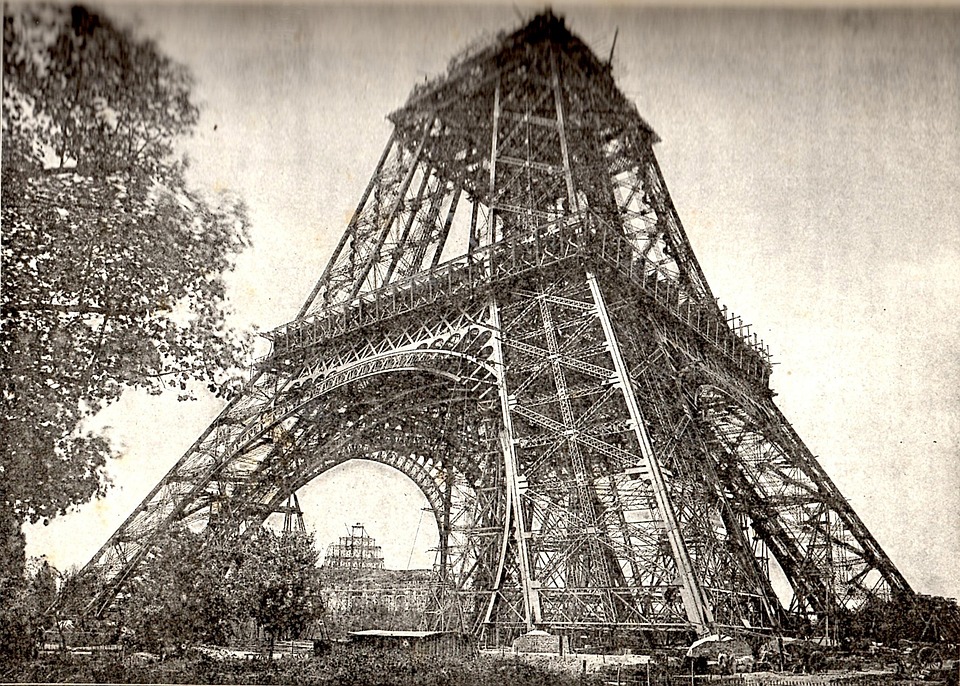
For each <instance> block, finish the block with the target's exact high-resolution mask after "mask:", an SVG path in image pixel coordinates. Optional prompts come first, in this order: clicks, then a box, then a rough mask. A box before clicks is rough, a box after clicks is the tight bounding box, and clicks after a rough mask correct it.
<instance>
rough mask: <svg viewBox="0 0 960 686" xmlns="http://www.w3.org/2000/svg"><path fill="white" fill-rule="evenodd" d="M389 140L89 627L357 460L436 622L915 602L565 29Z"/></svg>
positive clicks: (660, 629)
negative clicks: (406, 521) (128, 589)
mask: <svg viewBox="0 0 960 686" xmlns="http://www.w3.org/2000/svg"><path fill="white" fill-rule="evenodd" d="M390 118H391V121H392V122H393V124H394V132H393V135H392V136H391V138H390V141H389V142H388V144H387V147H386V149H385V151H384V153H383V155H382V157H381V159H380V161H379V163H378V165H377V167H376V170H375V171H374V174H373V177H372V179H371V181H370V183H369V185H368V186H367V188H366V190H365V192H364V194H363V197H362V199H361V201H360V204H359V206H358V208H357V211H356V213H355V215H354V217H353V219H352V220H351V221H350V223H349V225H348V226H347V229H346V231H345V232H344V234H343V238H342V240H341V241H340V243H339V245H338V247H337V248H336V250H335V252H334V254H333V256H332V258H331V260H330V262H329V264H328V266H327V268H326V270H325V271H324V273H323V275H322V277H321V278H320V280H319V282H318V283H317V285H316V288H315V289H314V291H313V292H312V293H311V294H310V297H309V298H308V299H307V301H306V303H305V304H304V306H303V308H302V310H301V312H300V313H299V315H298V316H297V317H296V318H295V319H294V320H293V321H291V322H290V323H289V324H287V325H285V326H282V327H280V328H279V329H277V330H275V331H273V332H271V334H270V335H269V337H270V339H271V340H272V343H273V345H272V350H271V352H270V354H269V355H268V356H267V357H266V358H265V359H264V360H261V361H260V362H259V363H258V364H257V366H256V369H255V374H254V376H253V379H252V381H251V382H250V383H249V384H248V386H247V387H246V389H245V391H244V392H243V394H242V395H241V396H240V397H239V398H238V399H237V400H235V401H233V402H232V403H231V404H230V405H228V406H227V408H226V409H225V410H224V411H223V413H222V414H221V415H220V417H218V418H217V420H216V421H215V422H214V423H213V424H212V425H211V427H210V428H209V429H208V430H207V431H206V432H205V433H204V434H203V435H202V436H201V437H200V438H199V439H198V440H197V442H196V443H195V444H194V445H193V446H192V447H191V448H190V450H189V451H188V452H187V453H186V454H185V455H184V457H183V458H181V460H180V461H179V462H178V463H177V465H176V466H175V467H174V468H173V469H172V470H171V471H170V472H169V474H168V475H167V476H166V477H165V478H164V479H163V480H162V481H161V482H160V483H159V484H158V485H157V486H156V488H155V489H154V490H153V491H152V492H151V493H150V494H149V495H148V497H147V498H146V499H145V500H144V501H143V503H141V505H140V506H139V507H138V508H137V509H136V510H135V511H134V512H133V513H132V514H131V515H130V516H129V517H128V519H127V520H126V522H124V524H123V525H122V526H121V527H120V528H119V529H118V531H117V532H116V533H115V534H114V535H113V536H112V537H111V538H110V540H109V541H108V542H107V543H106V544H105V545H104V547H103V548H102V549H101V550H100V551H99V552H98V553H97V555H96V556H95V557H94V558H93V559H92V560H91V561H90V563H89V564H88V565H87V566H86V567H85V568H84V570H83V574H84V575H85V576H86V577H87V578H88V579H90V580H91V581H92V582H93V583H91V584H90V585H89V586H90V587H91V588H93V592H92V594H91V595H90V596H88V597H85V598H75V599H73V602H74V603H75V607H76V608H77V609H78V610H82V611H85V612H88V613H102V612H104V611H105V610H106V609H107V608H108V607H109V606H110V603H111V601H112V599H113V598H114V597H115V596H116V594H117V593H118V592H119V591H120V590H121V588H122V587H123V584H124V582H125V581H126V580H127V579H129V578H130V576H131V575H132V574H135V573H136V570H137V567H138V564H139V563H140V561H141V560H143V559H144V557H145V556H146V555H147V554H148V553H149V551H150V548H151V546H152V545H153V543H154V542H155V541H156V540H157V538H158V536H159V535H160V534H161V533H162V532H163V531H164V530H165V529H166V528H167V527H168V526H170V525H171V524H172V523H174V522H178V521H188V522H195V523H196V524H197V525H207V526H231V527H237V526H239V527H249V526H251V525H253V524H257V523H259V522H262V521H263V520H264V519H265V518H266V517H267V516H269V515H270V514H271V513H273V512H277V511H281V512H283V511H286V510H285V509H284V508H287V509H289V507H290V505H289V503H290V502H291V501H290V498H291V494H294V493H296V491H297V489H299V488H300V487H302V486H303V485H305V484H306V483H308V482H309V481H311V480H312V479H314V478H317V477H318V476H319V475H321V474H323V473H324V472H326V471H327V470H329V469H331V468H333V467H335V466H337V465H339V464H342V463H343V462H345V461H347V460H351V459H367V460H374V461H377V462H381V463H383V464H387V465H390V466H392V467H394V468H396V469H398V470H400V471H402V472H403V473H404V474H406V475H407V476H409V477H410V478H411V479H413V481H414V482H415V483H416V484H417V485H418V486H419V487H420V489H421V490H422V491H423V493H424V495H425V496H426V498H427V500H428V502H429V503H430V507H431V508H432V510H433V513H434V515H435V517H436V521H437V526H438V530H439V532H440V541H439V562H440V564H439V584H438V588H439V589H440V590H439V592H438V594H437V606H436V607H435V608H433V609H432V610H431V613H430V615H429V616H430V617H432V618H433V621H434V622H435V623H436V624H437V625H438V626H442V627H446V628H451V627H457V628H460V629H467V630H471V631H476V632H478V633H485V632H486V633H487V634H488V635H494V634H496V635H498V636H510V635H515V634H516V633H518V632H521V631H524V630H528V629H530V628H533V627H543V628H549V629H552V630H557V631H571V632H572V631H576V632H583V631H593V632H601V633H602V632H605V631H606V632H609V631H614V630H615V631H618V632H627V633H633V634H634V635H636V636H642V637H644V639H645V640H662V639H663V638H664V637H669V636H671V635H674V636H685V635H688V634H689V633H691V632H698V633H704V632H708V631H717V630H723V631H742V630H749V631H758V632H763V631H774V630H777V629H782V628H784V626H785V621H786V618H787V617H788V616H790V615H791V614H792V615H793V616H796V615H797V614H800V615H803V616H804V617H806V618H807V619H813V620H819V619H822V618H824V617H826V616H828V614H829V613H830V612H831V609H832V608H836V607H846V608H853V607H856V606H857V605H858V604H860V603H863V602H864V601H865V600H866V599H867V598H869V597H870V596H872V595H875V594H878V593H880V594H883V593H891V592H899V591H906V592H908V593H909V592H910V589H909V586H908V584H907V582H906V581H905V580H904V579H903V577H902V576H901V575H900V573H899V572H898V571H897V569H896V568H895V567H894V565H893V564H892V562H891V561H890V560H889V558H888V557H887V556H886V555H885V554H884V552H883V551H882V550H881V549H880V547H879V546H878V545H877V543H876V541H875V540H874V539H873V537H872V536H871V535H870V534H869V532H868V531H867V529H866V528H865V527H864V525H863V523H862V522H861V521H860V519H859V518H858V517H857V516H856V514H855V513H854V512H853V511H852V509H851V508H850V507H849V505H848V504H847V502H846V501H845V500H844V499H843V497H842V496H841V495H840V493H839V492H838V491H837V489H836V487H835V486H834V485H833V484H832V482H831V481H830V479H829V478H828V477H827V475H826V474H825V473H824V471H823V469H822V468H821V467H820V466H819V464H818V463H817V461H816V460H815V459H814V457H813V456H812V455H811V454H810V452H809V450H808V449H807V448H806V447H805V446H804V444H803V443H802V441H801V440H800V439H799V438H798V437H797V435H796V434H795V433H794V431H793V429H792V428H791V427H790V425H789V424H788V423H787V421H786V420H785V419H784V418H783V417H782V416H781V414H780V413H779V410H778V409H777V408H776V406H775V405H774V404H773V400H772V393H771V391H770V389H769V385H768V378H769V373H770V363H769V360H768V357H767V354H766V351H765V350H764V348H763V346H762V345H761V344H760V343H759V342H758V341H757V340H756V337H755V336H750V335H749V333H748V328H747V327H744V326H743V324H742V322H740V320H738V319H737V318H735V317H733V316H732V315H728V313H727V312H726V310H725V309H723V308H720V307H719V306H718V305H717V302H716V300H715V298H714V296H713V294H712V292H711V291H710V288H709V286H708V285H707V282H706V279H705V278H704V275H703V273H702V271H701V269H700V267H699V265H698V264H697V261H696V259H695V257H694V254H693V250H692V248H691V247H690V243H689V241H688V239H687V237H686V234H685V232H684V230H683V226H682V224H681V222H680V219H679V217H678V215H677V212H676V210H675V208H674V206H673V203H672V202H671V200H670V196H669V194H668V192H667V189H666V184H665V183H664V180H663V177H662V175H661V172H660V169H659V167H658V165H657V162H656V159H655V157H654V154H653V144H654V143H655V142H656V141H657V138H656V135H655V134H654V133H653V131H652V130H651V129H650V127H649V126H648V125H647V124H646V123H645V122H644V121H643V119H641V117H640V116H639V115H638V114H637V112H636V109H635V108H634V106H633V105H632V104H630V103H629V102H628V101H627V100H626V99H625V98H624V96H623V95H622V94H621V93H620V91H619V90H617V88H616V86H615V84H614V82H613V79H612V77H611V73H610V67H609V65H608V64H605V63H602V62H601V61H599V60H598V59H597V58H596V57H595V56H594V55H593V53H592V52H591V51H590V50H589V48H587V47H586V46H585V45H584V44H583V43H582V42H581V41H580V40H579V39H577V38H576V37H575V36H573V35H572V34H570V33H569V32H568V31H567V29H566V28H565V27H564V25H563V22H562V21H561V20H559V19H557V18H556V17H554V16H553V15H551V14H549V13H548V14H546V15H543V16H539V17H537V18H535V19H534V20H533V21H532V22H530V23H529V24H528V25H527V26H525V27H524V28H522V29H520V30H519V31H517V32H515V33H514V34H511V35H510V36H507V37H505V38H502V39H500V40H498V41H496V42H494V43H493V44H491V45H489V46H487V47H484V48H482V49H480V50H474V51H472V52H469V53H467V54H465V55H462V56H460V57H459V58H458V59H456V60H455V61H454V62H453V63H452V64H451V67H450V69H449V71H448V73H447V74H445V75H444V76H442V77H440V78H438V79H436V80H434V81H432V82H429V83H426V84H424V85H421V86H418V87H417V88H416V89H414V91H413V93H411V95H410V97H409V99H408V102H407V103H406V105H405V106H404V107H402V108H401V109H400V110H398V111H397V112H395V113H394V114H393V115H391V117H390ZM771 566H773V567H776V568H778V569H779V570H780V573H781V575H782V577H783V578H784V579H785V581H786V582H787V583H788V584H789V586H790V587H791V589H792V597H791V598H790V599H788V600H787V601H786V602H783V601H782V600H781V598H780V597H779V596H778V595H777V593H776V592H775V589H774V582H773V581H772V572H771Z"/></svg>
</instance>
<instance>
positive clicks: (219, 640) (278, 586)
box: [122, 527, 322, 651]
mask: <svg viewBox="0 0 960 686" xmlns="http://www.w3.org/2000/svg"><path fill="white" fill-rule="evenodd" d="M318 559H319V553H318V552H317V550H316V549H315V548H314V544H313V537H312V536H309V535H306V534H287V535H284V536H280V535H278V534H276V533H274V532H273V531H271V530H270V529H267V528H258V529H255V530H253V531H252V532H248V533H246V534H240V533H237V532H232V533H227V532H224V531H223V530H213V531H208V532H204V533H202V534H197V533H193V532H191V531H190V530H189V529H187V528H185V527H174V528H173V529H171V530H170V531H168V532H167V533H165V534H164V536H163V538H162V540H161V541H160V542H159V543H158V544H157V545H156V546H155V547H154V549H153V550H152V551H151V553H150V555H149V557H148V559H147V560H146V561H145V562H144V564H142V565H141V567H140V569H139V571H138V572H137V575H136V576H135V578H134V579H133V580H131V581H130V582H129V583H128V584H127V587H126V588H125V590H124V593H123V599H122V605H123V608H124V609H123V613H124V623H125V625H126V626H127V627H128V628H129V629H131V630H132V631H133V633H134V641H135V643H136V644H137V645H138V646H139V647H142V648H146V649H148V650H157V651H159V650H163V649H167V648H169V647H170V646H181V645H196V644H198V643H214V644H220V645H223V644H225V643H228V642H229V641H230V640H231V639H232V638H235V637H238V636H242V629H241V627H242V626H243V625H245V624H246V623H248V622H249V621H250V620H252V621H253V622H254V624H255V625H256V627H257V629H258V633H259V631H260V630H262V631H263V632H264V633H266V635H267V637H268V640H269V645H270V648H271V650H272V647H273V643H274V641H275V640H276V639H277V638H278V637H281V636H290V637H297V636H300V635H302V634H303V632H304V631H305V630H306V629H308V628H309V627H310V625H311V624H312V623H313V622H314V621H315V620H316V619H318V618H319V616H320V614H321V612H322V605H321V602H320V596H319V591H320V586H319V581H318V578H319V575H318V570H317V567H316V565H317V560H318Z"/></svg>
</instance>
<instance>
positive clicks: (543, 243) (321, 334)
mask: <svg viewBox="0 0 960 686" xmlns="http://www.w3.org/2000/svg"><path fill="white" fill-rule="evenodd" d="M585 257H586V258H589V257H593V258H595V259H597V260H598V261H599V262H603V263H606V264H607V265H608V266H610V267H612V268H613V269H614V270H616V272H617V273H618V274H620V275H622V276H623V277H625V278H626V279H627V280H629V281H630V282H631V283H632V284H633V285H634V286H635V287H637V288H638V289H639V290H641V291H642V292H643V293H644V294H645V295H647V296H648V297H649V298H651V299H652V300H653V301H654V302H656V303H657V304H658V305H659V306H660V307H661V308H662V309H663V310H664V311H666V312H667V313H669V314H670V315H672V316H673V317H674V318H675V319H677V320H679V321H680V322H682V323H683V324H685V325H686V326H687V327H688V328H689V329H690V330H692V331H694V332H696V333H697V334H699V336H700V337H701V338H702V339H703V340H705V341H706V342H708V343H709V344H710V345H711V346H712V347H713V348H714V349H715V350H716V351H718V352H719V353H720V354H721V355H722V356H724V357H725V358H726V359H728V360H729V361H730V362H732V363H733V364H735V365H736V366H737V367H739V368H740V369H742V370H743V371H745V372H746V373H747V374H749V375H750V376H751V377H753V378H755V379H758V380H760V381H761V382H766V379H767V378H768V377H769V374H770V369H771V367H770V361H769V354H768V353H767V352H766V350H765V349H764V347H763V345H762V343H761V342H760V341H759V340H757V339H756V337H755V336H753V337H749V336H743V335H741V333H740V331H741V327H737V326H733V328H731V324H732V323H733V322H734V321H736V318H735V317H734V316H733V315H732V314H726V313H725V312H724V311H723V310H721V309H720V308H719V306H717V305H716V304H714V303H709V304H706V303H701V302H698V301H695V300H691V299H689V296H688V294H687V293H686V292H685V291H683V290H682V289H681V288H680V286H679V285H678V284H677V283H676V280H675V277H672V276H671V275H668V274H666V273H664V272H663V271H662V270H661V269H660V267H659V266H658V265H657V264H656V263H654V262H653V261H651V260H649V259H648V258H645V257H643V256H641V255H639V254H638V253H637V251H636V250H635V248H634V247H633V245H632V244H631V243H630V241H629V240H628V239H627V238H626V237H625V236H623V235H622V233H619V232H618V231H616V230H615V229H614V228H613V227H610V226H609V225H607V224H606V223H604V222H602V221H600V220H598V219H597V218H596V217H594V216H588V217H587V220H586V221H585V222H580V221H567V222H564V221H561V222H553V223H550V224H547V225H545V226H542V227H540V229H539V230H538V231H537V232H536V233H533V234H525V235H523V236H522V237H516V238H506V239H503V240H500V241H498V242H496V243H493V244H491V245H488V246H485V247H483V248H480V249H478V250H476V251H474V252H472V253H470V254H467V255H462V256H460V257H458V258H455V259H453V260H449V261H447V262H444V263H443V264H440V265H438V266H437V267H435V268H433V269H430V270H428V271H423V272H419V273H417V274H415V275H413V276H411V277H409V278H407V279H405V280H402V281H398V282H395V283H391V284H388V285H386V286H383V287H381V288H378V289H375V290H371V291H367V292H365V293H362V294H361V295H359V296H357V297H356V298H354V299H352V300H350V301H346V302H341V303H335V304H333V305H330V306H329V307H327V308H326V309H325V310H324V311H323V312H320V313H316V314H312V315H308V316H306V317H303V318H301V319H297V320H294V321H292V322H289V323H288V324H285V325H283V326H281V327H279V328H277V329H274V330H273V331H271V332H270V333H268V334H266V337H267V338H268V339H270V340H272V341H273V349H272V351H271V353H270V354H269V355H268V356H267V358H265V359H264V360H263V364H264V365H272V366H277V365H282V364H283V362H284V360H285V359H286V358H287V356H289V355H291V354H296V353H299V352H300V351H302V350H304V349H307V348H310V347H313V346H316V345H319V344H322V343H324V342H326V341H330V340H332V339H334V338H337V337H339V336H342V335H344V334H347V333H350V332H352V331H357V330H359V329H361V328H363V327H365V326H369V325H371V324H374V323H376V322H378V321H382V320H385V319H390V318H394V317H397V316H401V315H404V314H407V313H410V312H413V311H415V310H418V309H420V308H423V307H425V306H429V305H431V304H432V303H435V302H437V301H439V300H450V299H456V298H460V297H467V298H473V297H476V296H477V295H480V294H482V293H484V292H485V291H488V290H489V289H490V288H492V287H494V286H495V285H499V284H502V283H503V282H505V281H507V280H509V279H513V278H516V277H517V276H519V275H521V274H524V273H527V272H530V271H534V270H537V269H542V268H544V267H548V266H550V265H555V264H559V263H560V262H563V261H566V260H568V259H572V258H581V259H582V258H585ZM751 338H752V339H753V340H751Z"/></svg>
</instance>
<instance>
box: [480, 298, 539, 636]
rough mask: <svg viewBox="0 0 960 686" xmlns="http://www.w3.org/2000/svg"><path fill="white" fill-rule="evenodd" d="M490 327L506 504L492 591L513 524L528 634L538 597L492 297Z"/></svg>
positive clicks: (497, 316)
mask: <svg viewBox="0 0 960 686" xmlns="http://www.w3.org/2000/svg"><path fill="white" fill-rule="evenodd" d="M490 326H491V327H492V328H493V338H492V339H491V343H492V347H493V352H492V355H491V361H492V362H493V364H494V366H495V367H496V368H497V370H498V374H497V388H498V390H499V394H500V416H501V421H502V424H503V426H502V429H501V433H500V444H501V448H502V449H503V462H504V473H505V475H506V484H505V485H506V494H505V495H506V501H507V507H506V509H505V517H506V520H507V522H505V526H504V530H503V543H502V545H501V548H500V561H499V564H498V566H497V578H496V582H495V590H498V589H499V588H500V584H501V583H502V579H503V571H504V566H505V564H506V558H507V554H508V552H509V537H510V534H511V531H510V524H511V523H512V524H513V532H512V533H513V536H514V540H515V544H516V555H517V562H518V563H519V566H520V585H521V592H522V595H523V609H524V621H525V622H526V625H527V630H528V631H530V630H532V629H533V628H534V626H535V625H537V624H539V623H540V622H541V611H540V595H539V592H538V591H537V588H536V583H535V580H534V579H533V574H532V569H531V567H530V553H529V550H528V547H527V544H528V540H529V538H528V536H527V531H526V526H525V524H524V521H523V507H522V505H521V503H520V484H519V478H518V477H519V470H518V463H517V444H516V439H515V438H514V433H513V420H512V418H511V416H510V405H511V400H510V394H509V393H508V391H507V378H506V367H505V365H504V359H503V329H502V328H501V321H500V306H499V304H498V303H497V300H496V298H491V299H490ZM495 601H496V593H494V594H493V595H492V596H491V598H490V605H489V606H488V608H487V615H486V621H489V620H490V615H491V613H492V611H493V605H494V603H495Z"/></svg>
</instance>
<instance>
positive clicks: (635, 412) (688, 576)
mask: <svg viewBox="0 0 960 686" xmlns="http://www.w3.org/2000/svg"><path fill="white" fill-rule="evenodd" d="M587 283H588V284H589V285H590V292H591V294H592V295H593V301H594V303H595V305H596V308H597V316H598V317H599V318H600V324H601V326H602V327H603V333H604V336H605V337H606V339H607V346H608V347H609V350H610V356H611V358H612V360H613V366H614V369H615V372H616V376H617V384H618V385H619V387H620V391H621V393H622V394H623V399H624V402H625V403H626V405H627V409H628V411H629V412H630V421H631V423H632V424H633V430H634V433H635V434H636V437H637V442H638V443H639V445H640V452H641V454H642V456H643V459H644V462H645V467H646V468H647V470H648V473H649V474H650V477H651V480H652V487H653V494H654V498H655V499H656V503H657V508H658V510H659V511H660V516H661V517H662V518H663V523H664V527H665V528H666V536H667V540H668V541H669V543H670V549H671V551H672V552H673V557H674V560H675V561H676V564H677V569H678V571H679V573H680V587H681V596H682V598H683V605H684V608H685V610H686V612H687V619H688V620H689V621H690V623H691V624H693V625H694V626H695V627H696V629H697V633H699V634H706V633H708V632H709V630H710V627H711V626H712V624H713V613H712V612H711V609H710V606H709V604H708V603H707V600H706V596H705V595H704V593H703V589H702V588H701V586H700V582H699V581H698V579H697V576H696V574H695V573H694V568H693V562H692V561H691V559H690V553H689V551H688V550H687V547H686V544H685V543H684V540H683V536H682V535H681V533H680V527H679V526H678V525H677V517H676V514H675V512H674V510H673V504H672V503H671V502H670V496H669V493H668V492H667V486H666V481H665V479H664V474H663V470H662V469H661V467H660V462H659V460H657V456H656V454H655V453H654V451H653V445H652V444H651V441H650V435H649V434H648V433H647V428H646V424H645V423H644V420H643V415H642V414H641V412H640V406H639V405H638V404H637V399H636V396H635V395H634V391H633V385H632V383H631V381H630V376H629V375H628V373H627V366H626V363H625V362H624V360H623V354H622V353H621V351H620V344H619V343H618V342H617V336H616V333H615V332H614V330H613V324H612V322H611V321H610V315H609V313H608V312H607V306H606V303H605V301H604V299H603V292H602V291H601V289H600V284H599V283H598V282H597V277H596V275H595V274H593V272H587Z"/></svg>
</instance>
